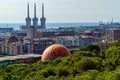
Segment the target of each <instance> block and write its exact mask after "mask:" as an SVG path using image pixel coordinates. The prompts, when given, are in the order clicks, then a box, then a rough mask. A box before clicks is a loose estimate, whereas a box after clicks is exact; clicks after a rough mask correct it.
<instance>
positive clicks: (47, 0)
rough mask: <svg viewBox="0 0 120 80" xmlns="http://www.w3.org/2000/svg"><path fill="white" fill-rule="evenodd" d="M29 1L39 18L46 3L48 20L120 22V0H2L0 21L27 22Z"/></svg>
mask: <svg viewBox="0 0 120 80" xmlns="http://www.w3.org/2000/svg"><path fill="white" fill-rule="evenodd" d="M28 2H29V4H30V17H31V18H33V9H34V3H35V2H36V5H37V17H38V18H39V19H40V18H41V8H42V3H44V5H45V17H46V21H47V22H56V23H57V22H99V21H104V22H107V21H111V19H112V18H113V19H114V21H115V22H120V0H0V23H25V18H26V16H27V13H26V10H27V3H28Z"/></svg>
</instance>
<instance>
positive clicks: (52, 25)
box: [0, 23, 99, 30]
mask: <svg viewBox="0 0 120 80" xmlns="http://www.w3.org/2000/svg"><path fill="white" fill-rule="evenodd" d="M22 25H25V23H0V28H14V30H19V29H20V26H22ZM98 25H99V23H46V28H47V29H50V28H52V29H57V28H60V27H64V28H65V27H81V26H82V27H84V26H85V27H86V26H87V27H90V26H98Z"/></svg>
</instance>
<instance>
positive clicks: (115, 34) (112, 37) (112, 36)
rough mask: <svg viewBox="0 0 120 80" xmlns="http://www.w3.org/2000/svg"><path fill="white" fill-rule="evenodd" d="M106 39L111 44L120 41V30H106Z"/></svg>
mask: <svg viewBox="0 0 120 80" xmlns="http://www.w3.org/2000/svg"><path fill="white" fill-rule="evenodd" d="M106 39H107V41H109V42H114V41H116V40H118V39H120V29H115V28H111V29H107V30H106Z"/></svg>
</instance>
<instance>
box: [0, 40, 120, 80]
mask: <svg viewBox="0 0 120 80" xmlns="http://www.w3.org/2000/svg"><path fill="white" fill-rule="evenodd" d="M119 65H120V40H119V41H117V42H114V43H112V44H111V45H110V47H109V48H108V49H107V50H105V51H102V52H101V51H100V49H99V47H98V46H97V45H88V46H86V47H80V48H79V49H78V50H76V51H74V52H73V54H72V55H71V56H69V57H66V58H57V59H55V60H51V61H44V62H42V61H38V62H37V63H34V64H32V65H17V64H12V65H6V66H0V80H120V66H119Z"/></svg>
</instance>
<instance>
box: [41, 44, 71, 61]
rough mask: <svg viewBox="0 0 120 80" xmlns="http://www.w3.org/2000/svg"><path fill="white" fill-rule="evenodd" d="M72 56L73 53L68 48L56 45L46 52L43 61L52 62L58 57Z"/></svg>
mask: <svg viewBox="0 0 120 80" xmlns="http://www.w3.org/2000/svg"><path fill="white" fill-rule="evenodd" d="M70 55H71V53H70V51H69V50H68V49H67V48H66V47H64V46H62V45H59V44H54V45H51V46H49V47H48V48H46V49H45V50H44V52H43V54H42V58H41V60H42V61H45V60H52V59H55V58H57V57H66V56H70Z"/></svg>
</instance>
